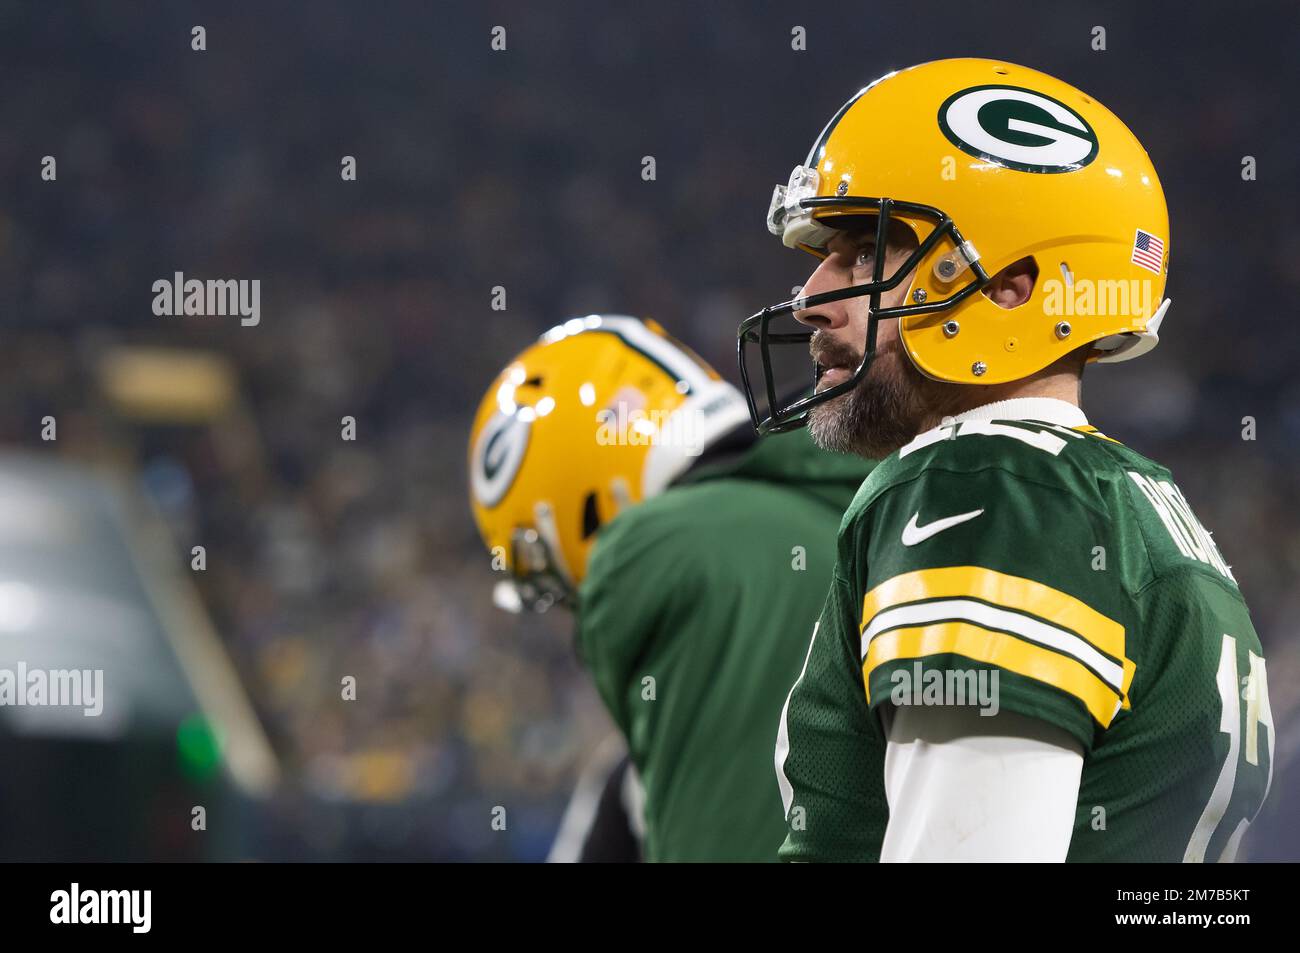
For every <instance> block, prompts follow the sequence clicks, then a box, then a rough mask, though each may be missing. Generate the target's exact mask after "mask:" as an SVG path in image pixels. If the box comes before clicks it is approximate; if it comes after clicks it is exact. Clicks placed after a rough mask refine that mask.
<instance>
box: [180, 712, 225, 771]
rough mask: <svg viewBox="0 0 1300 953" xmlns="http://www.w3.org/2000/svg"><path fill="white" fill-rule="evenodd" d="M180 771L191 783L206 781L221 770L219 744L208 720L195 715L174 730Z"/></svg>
mask: <svg viewBox="0 0 1300 953" xmlns="http://www.w3.org/2000/svg"><path fill="white" fill-rule="evenodd" d="M176 749H177V751H178V753H179V754H180V756H181V770H182V771H183V772H185V774H186V776H188V777H189V778H190V780H192V781H208V780H211V779H212V777H213V776H214V775H216V773H217V772H218V771H219V770H220V769H221V742H220V740H219V739H218V738H217V733H216V731H215V730H214V729H213V727H212V726H211V725H210V724H208V720H207V719H206V718H204V717H203V716H202V715H200V714H198V713H195V714H193V715H190V716H189V717H188V718H186V719H185V720H184V721H182V722H181V723H180V726H179V727H178V728H177V729H176Z"/></svg>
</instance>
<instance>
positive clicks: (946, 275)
mask: <svg viewBox="0 0 1300 953" xmlns="http://www.w3.org/2000/svg"><path fill="white" fill-rule="evenodd" d="M935 270H936V271H937V272H938V273H939V277H940V278H942V279H943V280H944V281H947V280H948V279H950V278H951V277H952V276H953V275H955V274H956V273H957V263H956V262H955V261H953V260H952V259H951V258H945V259H943V261H941V262H939V264H938V265H937V266H936V267H935Z"/></svg>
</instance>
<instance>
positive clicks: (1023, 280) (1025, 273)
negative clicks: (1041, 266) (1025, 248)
mask: <svg viewBox="0 0 1300 953" xmlns="http://www.w3.org/2000/svg"><path fill="white" fill-rule="evenodd" d="M1036 284H1038V262H1036V261H1035V260H1034V256H1033V255H1026V256H1025V257H1024V258H1021V259H1018V260H1017V261H1013V262H1012V263H1011V264H1009V265H1007V266H1006V267H1005V268H1003V269H1002V270H1001V271H999V272H998V273H997V274H996V275H994V276H993V277H992V278H990V279H989V283H988V284H986V285H985V286H984V287H983V288H981V289H980V291H981V292H982V293H983V294H984V296H985V297H986V298H988V299H989V300H990V301H992V302H993V303H994V304H995V305H997V306H998V307H999V308H1003V309H1004V310H1010V309H1012V308H1018V307H1020V306H1021V305H1022V304H1024V303H1025V302H1026V301H1028V300H1029V298H1030V296H1032V295H1033V293H1034V286H1035V285H1036Z"/></svg>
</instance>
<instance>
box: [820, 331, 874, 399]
mask: <svg viewBox="0 0 1300 953" xmlns="http://www.w3.org/2000/svg"><path fill="white" fill-rule="evenodd" d="M809 349H810V350H811V351H812V357H813V362H814V365H815V368H816V370H815V374H816V377H817V386H816V388H815V389H816V391H818V392H821V391H824V390H826V389H827V388H828V387H834V386H835V385H836V384H841V383H843V382H844V381H846V380H848V379H849V378H851V377H852V376H853V374H854V372H855V371H856V370H857V369H858V365H859V364H861V363H862V359H861V358H860V357H858V355H856V354H854V353H853V349H852V348H850V347H848V346H847V345H845V344H842V343H841V342H839V341H836V340H835V339H834V338H832V337H829V336H827V335H826V334H825V332H823V331H818V332H817V333H816V334H814V335H813V338H812V341H811V342H809Z"/></svg>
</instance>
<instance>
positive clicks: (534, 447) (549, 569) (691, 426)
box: [469, 315, 748, 611]
mask: <svg viewBox="0 0 1300 953" xmlns="http://www.w3.org/2000/svg"><path fill="white" fill-rule="evenodd" d="M747 416H748V415H747V412H746V409H745V402H744V399H743V398H742V397H741V396H740V392H739V391H737V390H736V389H735V388H734V387H732V386H731V385H730V384H728V383H726V382H725V381H724V380H722V378H721V377H719V376H718V373H717V372H716V371H715V370H713V368H711V367H709V366H708V365H707V364H705V363H704V361H702V360H701V359H700V358H699V357H698V356H696V355H695V354H694V353H692V352H691V351H690V350H689V349H687V348H686V347H685V346H684V345H682V344H680V343H679V342H677V341H675V340H674V339H673V338H671V337H670V336H669V335H668V334H667V333H666V332H665V331H664V330H663V328H661V327H660V326H659V325H658V324H656V323H654V322H653V321H647V322H644V323H643V322H641V321H639V320H637V319H636V318H630V317H626V316H623V315H590V316H588V317H584V318H573V319H572V320H569V321H566V322H565V323H564V324H562V325H560V326H559V327H556V328H553V329H552V330H550V331H548V332H547V333H546V334H544V335H542V337H541V340H539V341H538V343H536V344H534V345H533V346H532V347H530V348H528V349H527V350H526V351H524V352H523V353H522V354H520V355H519V356H518V357H517V358H515V359H514V360H513V361H511V362H510V364H509V365H508V366H507V367H506V368H505V370H503V371H502V372H501V373H500V374H499V375H498V376H497V379H496V380H495V381H494V382H493V383H492V386H491V387H490V388H488V392H487V395H486V396H485V397H484V398H483V401H482V403H481V404H480V405H479V409H478V413H477V414H476V416H475V418H474V426H473V429H472V431H471V433H470V441H469V487H470V504H471V506H472V508H473V510H474V520H475V522H476V523H477V524H478V528H479V533H480V535H482V537H483V542H484V543H485V544H486V545H487V548H488V550H489V551H490V552H491V553H492V554H493V563H494V566H495V567H496V568H500V569H504V570H506V571H507V572H508V573H509V574H510V577H509V579H508V580H505V581H503V582H502V583H499V584H498V586H497V590H496V593H495V599H496V602H497V604H498V605H500V606H501V607H502V608H506V609H510V610H512V611H518V610H519V609H520V608H529V609H534V610H537V611H544V610H546V609H547V608H549V607H550V606H551V605H553V604H555V603H557V602H566V601H569V600H571V598H572V596H573V593H574V592H575V591H576V589H577V586H578V584H579V583H581V582H582V579H583V577H584V576H585V574H586V569H587V554H588V552H589V550H590V548H591V544H592V541H593V538H594V536H595V533H596V531H597V530H598V529H599V528H600V527H601V526H602V525H604V524H605V523H607V522H609V520H611V519H613V518H614V516H615V515H616V514H618V513H619V512H620V511H621V510H623V509H624V508H625V507H628V506H631V505H633V504H635V503H638V502H640V501H641V500H643V499H646V498H648V497H651V496H654V495H655V494H657V493H659V492H661V491H663V490H664V489H665V488H666V487H667V486H668V485H669V484H670V483H671V482H672V481H673V480H674V479H676V478H677V477H678V476H680V475H681V474H682V473H683V472H684V471H685V470H686V468H687V467H688V466H689V465H690V464H691V462H692V460H693V459H694V458H696V457H698V456H699V455H700V454H701V453H702V452H703V450H704V449H705V448H707V447H708V446H709V445H710V444H712V443H713V442H714V441H716V440H717V438H718V437H719V436H721V435H722V434H724V433H726V432H727V431H729V430H732V429H733V428H735V427H737V426H739V425H741V424H743V423H744V422H745V420H746V418H747Z"/></svg>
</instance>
